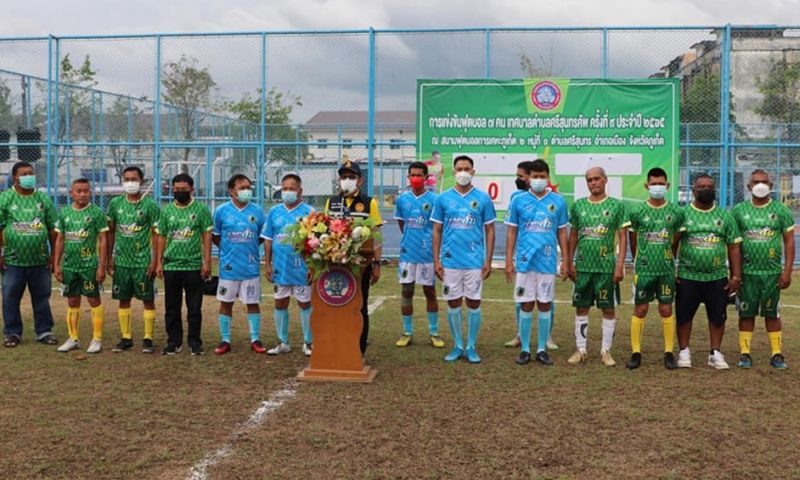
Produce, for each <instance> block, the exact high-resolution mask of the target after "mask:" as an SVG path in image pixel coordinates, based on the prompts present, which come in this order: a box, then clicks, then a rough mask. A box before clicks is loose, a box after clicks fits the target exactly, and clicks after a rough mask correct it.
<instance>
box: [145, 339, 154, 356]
mask: <svg viewBox="0 0 800 480" xmlns="http://www.w3.org/2000/svg"><path fill="white" fill-rule="evenodd" d="M155 351H156V346H155V345H153V341H152V340H150V339H149V338H145V339H144V340H142V353H153V352H155Z"/></svg>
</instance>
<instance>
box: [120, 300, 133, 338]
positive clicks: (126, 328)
mask: <svg viewBox="0 0 800 480" xmlns="http://www.w3.org/2000/svg"><path fill="white" fill-rule="evenodd" d="M118 316H119V334H120V336H121V337H122V338H124V339H128V340H130V339H131V338H133V333H132V332H131V309H130V308H120V309H119V311H118Z"/></svg>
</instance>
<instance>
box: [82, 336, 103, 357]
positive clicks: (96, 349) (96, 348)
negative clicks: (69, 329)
mask: <svg viewBox="0 0 800 480" xmlns="http://www.w3.org/2000/svg"><path fill="white" fill-rule="evenodd" d="M102 349H103V344H102V343H100V340H97V339H94V338H93V339H92V341H91V343H89V348H87V349H86V353H100V350H102Z"/></svg>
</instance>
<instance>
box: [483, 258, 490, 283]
mask: <svg viewBox="0 0 800 480" xmlns="http://www.w3.org/2000/svg"><path fill="white" fill-rule="evenodd" d="M491 274H492V264H491V262H486V263H484V264H483V268H481V278H483V279H484V280H486V279H487V278H489V275H491Z"/></svg>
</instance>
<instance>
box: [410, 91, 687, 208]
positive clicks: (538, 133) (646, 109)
mask: <svg viewBox="0 0 800 480" xmlns="http://www.w3.org/2000/svg"><path fill="white" fill-rule="evenodd" d="M679 98H680V84H679V81H678V79H675V78H660V79H639V80H607V79H606V80H603V79H597V80H593V79H592V80H575V79H560V78H528V79H519V80H467V79H458V80H451V79H449V80H424V79H423V80H417V115H418V119H417V155H418V158H420V159H421V160H427V159H429V158H430V157H431V154H432V152H434V151H438V152H440V153H441V158H442V163H443V164H444V169H443V170H444V175H445V177H444V180H443V182H441V183H440V184H439V185H440V186H441V188H449V187H451V186H452V185H453V183H454V181H453V176H452V168H451V167H452V161H453V158H454V157H455V156H457V155H462V154H465V155H469V156H470V157H472V158H473V160H474V161H475V179H474V182H473V183H474V184H475V185H476V186H477V187H478V188H481V189H483V190H485V191H487V192H488V193H489V195H490V196H491V197H492V199H493V200H494V202H495V207H496V208H497V209H498V210H505V209H506V206H507V205H508V199H509V198H510V196H511V194H512V193H513V192H514V190H515V186H514V179H515V174H516V171H517V164H518V163H519V162H521V161H523V160H534V159H536V158H541V159H544V160H545V161H547V163H548V165H549V166H550V177H551V181H552V183H553V184H556V185H557V188H558V191H559V192H561V193H562V194H563V195H564V196H565V197H566V199H567V201H568V202H570V203H571V202H572V201H573V200H574V199H575V198H581V197H585V196H587V195H588V190H587V188H586V182H585V180H584V174H585V172H586V170H587V169H588V168H590V167H594V166H601V167H603V168H604V169H605V170H606V174H607V175H608V185H607V192H608V194H609V195H611V196H613V197H617V198H620V199H623V200H625V201H626V203H631V202H639V201H642V200H645V199H646V198H647V191H646V190H645V189H644V183H645V181H646V177H647V172H648V170H650V169H651V168H653V167H661V168H663V169H664V170H665V171H666V172H667V175H668V177H669V181H670V182H671V183H672V185H673V186H672V188H670V190H669V193H668V198H669V199H671V200H672V201H675V200H677V198H678V183H679V182H678V181H677V174H678V160H679V158H680V148H679V135H678V128H679V118H680V116H679V111H678V106H679Z"/></svg>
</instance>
